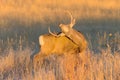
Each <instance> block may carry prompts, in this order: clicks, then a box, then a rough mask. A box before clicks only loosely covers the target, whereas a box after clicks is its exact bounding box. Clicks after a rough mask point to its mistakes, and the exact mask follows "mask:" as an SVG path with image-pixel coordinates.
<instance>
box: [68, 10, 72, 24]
mask: <svg viewBox="0 0 120 80" xmlns="http://www.w3.org/2000/svg"><path fill="white" fill-rule="evenodd" d="M67 13H68V14H69V15H70V18H71V23H72V20H73V16H72V13H71V12H70V11H67Z"/></svg>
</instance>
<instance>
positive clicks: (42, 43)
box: [39, 36, 44, 46]
mask: <svg viewBox="0 0 120 80" xmlns="http://www.w3.org/2000/svg"><path fill="white" fill-rule="evenodd" d="M39 44H40V45H41V46H42V45H44V40H43V36H40V37H39Z"/></svg>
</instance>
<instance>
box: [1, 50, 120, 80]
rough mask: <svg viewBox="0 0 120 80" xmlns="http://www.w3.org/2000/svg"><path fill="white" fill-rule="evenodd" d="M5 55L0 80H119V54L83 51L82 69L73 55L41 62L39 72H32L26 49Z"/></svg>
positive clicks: (50, 57)
mask: <svg viewBox="0 0 120 80" xmlns="http://www.w3.org/2000/svg"><path fill="white" fill-rule="evenodd" d="M7 53H8V55H7V56H4V57H1V58H0V61H1V66H0V79H1V80H13V79H15V80H19V79H21V80H68V79H69V80H119V79H120V60H119V58H120V53H119V52H115V53H114V54H112V52H111V51H110V49H106V50H101V53H93V52H91V51H90V50H88V51H87V55H86V56H87V58H88V59H87V60H86V65H85V66H84V67H81V60H80V58H79V57H77V58H76V56H75V55H71V54H67V55H63V56H55V55H51V56H49V57H47V58H45V59H44V63H43V65H42V66H41V67H39V70H38V71H36V72H33V68H32V66H33V64H32V63H31V60H30V55H31V54H30V53H31V50H30V49H25V50H23V51H14V50H12V49H11V50H8V51H7Z"/></svg>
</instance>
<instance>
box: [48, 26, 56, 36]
mask: <svg viewBox="0 0 120 80" xmlns="http://www.w3.org/2000/svg"><path fill="white" fill-rule="evenodd" d="M48 31H49V33H50V34H51V35H53V36H55V37H58V35H56V34H54V33H52V32H51V30H50V27H48Z"/></svg>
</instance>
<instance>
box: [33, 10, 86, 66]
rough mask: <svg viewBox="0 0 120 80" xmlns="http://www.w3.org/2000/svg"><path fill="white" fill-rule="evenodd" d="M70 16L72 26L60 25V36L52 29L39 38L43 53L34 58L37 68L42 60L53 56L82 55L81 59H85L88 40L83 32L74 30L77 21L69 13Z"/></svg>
mask: <svg viewBox="0 0 120 80" xmlns="http://www.w3.org/2000/svg"><path fill="white" fill-rule="evenodd" d="M68 14H69V15H70V18H71V22H70V24H60V25H59V28H60V29H61V32H60V33H59V34H55V33H53V32H51V30H50V28H48V31H49V34H44V35H41V36H40V37H39V44H40V46H41V51H40V52H39V53H38V54H36V55H35V56H34V59H33V62H34V67H35V68H36V67H37V64H39V62H40V63H41V59H43V58H44V57H46V56H49V55H52V54H55V55H62V54H67V53H73V54H74V53H80V54H81V58H83V57H85V54H84V52H85V51H86V49H87V40H86V39H85V37H84V35H83V34H82V33H81V32H79V31H77V30H75V29H73V26H74V25H75V19H74V18H73V16H72V14H71V13H70V12H69V11H68ZM82 60H83V61H84V59H82Z"/></svg>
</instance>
